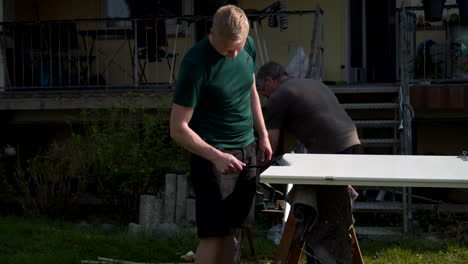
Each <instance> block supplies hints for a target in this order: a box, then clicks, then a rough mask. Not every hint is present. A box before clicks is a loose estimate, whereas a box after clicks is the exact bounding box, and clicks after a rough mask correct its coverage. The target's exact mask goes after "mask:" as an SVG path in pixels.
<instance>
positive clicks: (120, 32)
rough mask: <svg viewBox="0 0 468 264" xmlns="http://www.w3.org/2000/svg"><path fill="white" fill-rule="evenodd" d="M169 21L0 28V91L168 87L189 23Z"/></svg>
mask: <svg viewBox="0 0 468 264" xmlns="http://www.w3.org/2000/svg"><path fill="white" fill-rule="evenodd" d="M172 21H175V20H173V19H169V20H168V19H156V18H144V19H96V20H73V21H49V22H27V23H19V22H18V23H17V22H15V23H11V22H9V23H0V26H1V32H0V47H1V51H2V53H3V54H2V58H3V59H2V62H1V65H2V66H3V71H4V83H5V84H4V88H5V90H11V89H16V90H20V89H26V90H30V89H67V88H77V89H85V88H99V87H100V88H102V87H105V88H107V87H129V86H138V87H145V86H151V87H153V86H165V87H168V86H169V87H170V86H171V85H172V84H174V83H175V76H176V73H177V69H178V67H177V65H178V64H179V56H180V55H183V54H181V52H183V51H184V50H185V49H187V48H188V47H187V45H186V44H187V43H188V42H190V44H191V43H192V42H191V41H190V40H189V39H188V37H187V36H189V35H190V34H187V31H188V30H189V26H188V21H187V20H177V23H174V24H171V23H170V22H172ZM177 41H179V42H182V43H183V44H180V43H179V44H177ZM177 45H179V47H182V49H180V48H179V49H176V47H177ZM190 46H191V45H190Z"/></svg>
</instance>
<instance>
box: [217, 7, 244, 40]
mask: <svg viewBox="0 0 468 264" xmlns="http://www.w3.org/2000/svg"><path fill="white" fill-rule="evenodd" d="M211 31H212V32H213V34H215V35H216V36H217V37H220V38H222V39H225V40H227V41H232V42H241V41H244V40H245V39H246V38H247V35H248V34H249V20H248V19H247V16H246V15H245V13H244V10H242V9H240V8H239V7H237V6H235V5H225V6H222V7H220V8H219V9H218V10H217V11H216V13H215V15H214V17H213V26H212V28H211Z"/></svg>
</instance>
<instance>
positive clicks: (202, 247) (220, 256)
mask: <svg viewBox="0 0 468 264" xmlns="http://www.w3.org/2000/svg"><path fill="white" fill-rule="evenodd" d="M233 261H234V236H233V235H227V236H224V237H210V238H203V239H200V242H199V243H198V247H197V252H196V254H195V263H197V264H205V263H206V264H218V263H232V262H233Z"/></svg>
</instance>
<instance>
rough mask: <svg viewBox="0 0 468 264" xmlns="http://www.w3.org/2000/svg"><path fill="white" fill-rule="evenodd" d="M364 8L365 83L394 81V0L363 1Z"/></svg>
mask: <svg viewBox="0 0 468 264" xmlns="http://www.w3.org/2000/svg"><path fill="white" fill-rule="evenodd" d="M364 1H365V7H366V9H365V10H366V39H367V42H366V49H367V50H366V53H367V54H366V58H367V59H366V63H367V67H366V68H367V81H368V82H373V83H393V82H395V81H396V77H395V76H396V69H395V66H396V64H395V63H396V35H395V34H396V33H395V20H396V19H395V14H396V0H379V1H374V0H367V1H366V0H364Z"/></svg>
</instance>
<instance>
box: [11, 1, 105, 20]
mask: <svg viewBox="0 0 468 264" xmlns="http://www.w3.org/2000/svg"><path fill="white" fill-rule="evenodd" d="M15 14H16V20H18V21H30V20H57V19H77V18H98V17H102V7H101V1H98V0H67V1H63V0H15Z"/></svg>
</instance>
